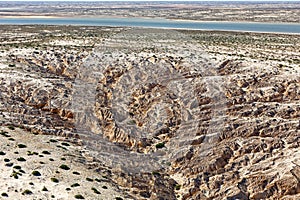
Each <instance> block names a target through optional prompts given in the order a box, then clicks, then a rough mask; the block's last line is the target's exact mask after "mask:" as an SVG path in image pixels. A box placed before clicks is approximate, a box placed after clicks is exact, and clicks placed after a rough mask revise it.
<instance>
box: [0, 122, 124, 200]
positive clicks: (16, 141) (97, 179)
mask: <svg viewBox="0 0 300 200" xmlns="http://www.w3.org/2000/svg"><path fill="white" fill-rule="evenodd" d="M11 129H14V128H12V127H9V128H8V127H1V128H0V134H1V135H0V137H1V139H0V146H1V151H0V174H1V183H0V195H1V196H0V199H11V200H17V199H22V200H23V199H24V200H25V199H61V200H63V199H68V200H69V199H82V198H84V199H90V200H92V199H93V200H94V199H99V200H100V199H105V200H106V199H121V198H123V199H129V197H125V196H124V194H122V192H120V190H119V189H118V188H117V187H116V186H114V185H112V184H111V183H110V182H109V181H108V179H107V178H108V177H106V176H105V175H103V176H102V175H100V173H99V172H96V169H99V168H95V166H94V167H92V161H90V162H89V161H88V160H87V158H86V157H82V156H81V153H80V152H82V149H81V147H80V146H78V145H74V144H72V143H70V142H66V141H64V140H63V138H60V137H56V136H46V135H33V134H31V133H28V132H26V131H24V130H22V129H19V128H15V129H14V130H11ZM84 163H85V164H84ZM87 163H90V165H89V164H87ZM79 195H81V196H79ZM80 197H81V198H80Z"/></svg>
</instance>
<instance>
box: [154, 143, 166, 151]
mask: <svg viewBox="0 0 300 200" xmlns="http://www.w3.org/2000/svg"><path fill="white" fill-rule="evenodd" d="M155 147H156V148H157V149H161V148H164V147H165V143H164V142H161V143H158V144H156V145H155Z"/></svg>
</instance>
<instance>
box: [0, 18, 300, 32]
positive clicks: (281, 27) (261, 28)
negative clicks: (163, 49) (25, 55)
mask: <svg viewBox="0 0 300 200" xmlns="http://www.w3.org/2000/svg"><path fill="white" fill-rule="evenodd" d="M0 24H45V25H86V26H113V27H115V26H118V27H119V26H126V27H153V28H172V29H194V30H223V31H246V32H278V33H296V34H300V24H288V23H252V22H197V21H176V20H167V19H144V18H0Z"/></svg>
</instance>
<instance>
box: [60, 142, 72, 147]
mask: <svg viewBox="0 0 300 200" xmlns="http://www.w3.org/2000/svg"><path fill="white" fill-rule="evenodd" d="M61 145H63V146H66V147H68V146H70V144H69V143H66V142H62V143H61Z"/></svg>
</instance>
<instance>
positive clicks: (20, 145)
mask: <svg viewBox="0 0 300 200" xmlns="http://www.w3.org/2000/svg"><path fill="white" fill-rule="evenodd" d="M18 147H19V148H20V149H21V148H26V147H27V146H26V145H25V144H18Z"/></svg>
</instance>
